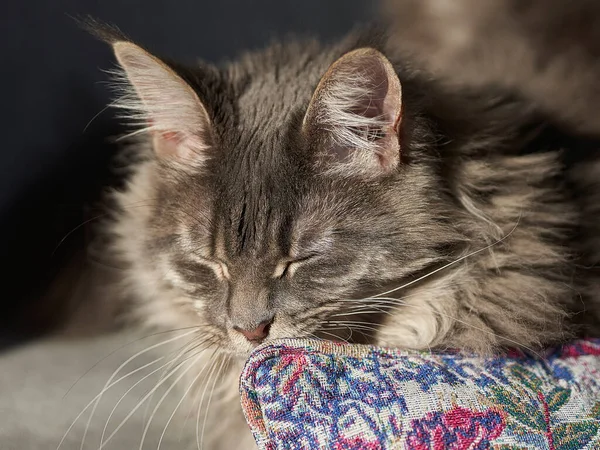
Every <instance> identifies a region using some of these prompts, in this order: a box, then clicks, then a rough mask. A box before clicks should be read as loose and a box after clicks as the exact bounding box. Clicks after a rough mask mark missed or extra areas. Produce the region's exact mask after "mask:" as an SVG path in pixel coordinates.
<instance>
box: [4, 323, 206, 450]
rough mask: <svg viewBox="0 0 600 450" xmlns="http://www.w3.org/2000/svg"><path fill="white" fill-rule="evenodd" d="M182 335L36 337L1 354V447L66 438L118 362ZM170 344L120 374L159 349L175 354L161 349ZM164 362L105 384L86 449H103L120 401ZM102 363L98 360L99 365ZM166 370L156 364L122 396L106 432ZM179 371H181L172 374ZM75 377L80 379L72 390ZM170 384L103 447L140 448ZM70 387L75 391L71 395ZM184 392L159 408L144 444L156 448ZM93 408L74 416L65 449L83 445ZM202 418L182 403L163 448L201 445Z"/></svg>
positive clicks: (47, 447)
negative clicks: (198, 424)
mask: <svg viewBox="0 0 600 450" xmlns="http://www.w3.org/2000/svg"><path fill="white" fill-rule="evenodd" d="M178 333H179V334H181V332H178ZM176 335H177V333H166V334H160V335H156V336H151V337H147V338H143V339H139V338H140V337H141V336H144V335H143V334H141V333H137V334H136V333H127V334H117V335H111V336H104V337H102V338H97V339H87V340H79V341H71V342H69V341H61V340H56V339H53V340H45V341H39V342H35V343H31V344H29V345H27V346H24V347H21V348H15V349H13V350H12V351H10V352H6V353H4V354H1V355H0V449H2V450H38V449H39V450H54V449H57V447H58V444H59V442H60V440H61V438H62V437H63V435H64V434H65V432H66V431H67V430H68V429H69V427H70V426H71V424H72V423H73V421H74V420H75V419H76V417H77V416H78V415H79V414H80V413H81V411H82V410H83V409H84V408H85V407H86V405H87V404H88V403H89V402H90V401H91V400H93V399H94V397H95V396H96V395H97V394H98V393H100V392H101V390H102V388H103V387H104V385H105V383H106V382H107V380H108V379H109V378H110V377H111V375H112V374H113V372H114V371H115V370H116V369H117V368H118V367H119V365H121V364H122V363H123V362H125V361H126V360H127V359H128V358H129V357H130V356H132V355H134V354H136V353H137V352H139V351H141V350H143V349H146V348H148V347H150V346H151V345H153V344H155V343H158V342H161V341H164V340H165V339H169V338H172V337H175V336H176ZM136 339H139V340H136ZM184 339H185V338H184ZM178 342H181V340H180V341H178ZM165 348H166V346H162V347H159V348H156V349H155V350H151V351H149V352H147V353H145V354H143V355H140V356H139V357H137V358H135V360H133V361H132V362H131V363H130V364H128V365H127V366H126V367H124V368H123V370H121V371H120V372H119V375H118V376H117V377H116V378H115V380H117V379H118V378H120V377H121V376H123V375H126V374H127V373H129V372H131V371H133V370H135V369H136V368H139V367H142V366H143V365H145V364H147V363H150V362H152V361H153V360H155V359H156V358H158V357H160V356H164V355H165V354H167V355H172V354H173V353H170V352H168V351H166V350H164V351H162V349H165ZM111 352H114V353H112V354H111ZM107 355H109V356H108V357H107ZM104 358H105V359H104ZM164 361H165V360H163V361H161V362H158V363H156V364H154V365H152V366H149V367H147V368H146V369H143V370H140V371H139V372H136V373H134V374H133V375H131V376H129V377H128V378H125V379H123V380H122V381H120V382H118V383H117V384H115V385H114V386H113V387H112V388H110V389H109V390H107V391H106V393H105V394H104V395H103V396H102V399H101V401H100V402H99V403H98V408H97V410H96V412H95V414H94V417H93V419H92V420H91V422H90V429H89V431H88V434H87V437H86V440H85V445H84V446H83V447H82V448H83V450H88V449H98V447H99V445H100V435H101V433H102V429H103V428H104V426H105V424H106V420H107V418H108V416H109V414H110V412H111V410H112V409H113V407H114V406H115V405H116V404H117V402H118V401H119V399H120V398H121V397H122V396H123V394H125V393H126V392H127V391H128V390H129V389H130V388H131V387H132V386H133V385H134V384H135V383H137V382H138V381H139V380H141V379H142V378H143V377H144V376H145V375H147V374H149V373H150V372H152V370H155V369H156V368H158V367H160V366H161V365H162V364H164ZM95 364H97V365H96V366H95V367H93V366H94V365H95ZM92 367H93V368H92ZM90 368H91V370H90ZM88 370H89V372H88ZM161 374H163V371H162V370H159V371H157V372H156V373H155V374H154V375H152V376H149V377H148V378H147V379H146V380H145V381H144V382H142V383H140V384H139V385H138V386H136V387H135V388H133V389H132V390H131V391H130V392H129V393H128V394H127V395H126V396H125V397H123V400H122V401H121V403H120V404H119V406H118V407H117V408H116V410H115V413H114V415H113V417H112V418H111V420H110V422H109V425H108V427H107V436H109V435H110V434H111V433H112V431H113V430H115V428H116V427H117V426H118V425H119V424H120V423H121V422H122V420H123V419H124V418H125V417H126V416H127V414H128V413H129V412H130V411H132V409H133V408H134V407H135V406H136V405H137V404H138V402H139V400H140V399H142V398H143V396H144V395H146V393H147V392H149V390H150V389H152V387H153V386H155V385H156V382H157V381H158V380H159V379H160V376H161ZM175 378H176V376H174V377H173V378H171V380H174V379H175ZM74 383H76V384H75V386H74V387H73V388H72V389H71V390H70V391H69V388H70V387H71V386H73V384H74ZM169 385H170V380H168V382H165V384H164V386H163V388H164V389H159V390H158V391H157V392H156V393H155V394H154V395H153V396H151V397H149V398H148V400H147V401H146V402H145V403H144V404H143V405H142V406H141V407H140V408H139V409H138V410H137V411H136V413H135V414H134V415H132V416H131V418H130V419H129V420H128V421H127V422H126V423H125V425H124V426H123V427H122V428H121V430H119V431H118V432H117V433H116V434H115V436H114V438H113V439H112V440H111V441H110V442H109V444H108V445H106V446H105V447H104V448H105V449H106V450H130V449H132V450H133V449H138V448H139V445H140V441H141V438H142V434H143V430H144V426H145V423H146V422H145V419H147V418H148V417H149V415H150V413H151V412H152V410H153V409H154V405H156V404H157V402H158V400H160V398H161V396H162V395H161V393H162V392H164V391H165V389H166V388H168V386H169ZM67 391H69V392H68V394H67V395H66V396H65V394H66V393H67ZM181 394H182V391H181V390H177V389H173V390H172V391H171V393H170V394H169V395H167V397H166V398H165V401H164V403H163V404H162V405H161V406H160V407H159V408H158V410H157V413H156V416H155V417H154V419H153V420H152V424H151V426H150V428H149V433H148V435H147V436H146V439H145V443H144V447H143V448H144V449H156V448H157V445H158V440H159V439H160V435H161V434H162V432H163V429H164V427H165V425H166V424H167V421H168V419H169V417H170V416H171V413H172V412H173V410H174V408H175V406H176V405H177V403H178V402H179V400H180V399H181ZM147 405H150V406H147ZM90 412H91V407H90V408H88V409H87V410H86V412H85V413H83V414H82V415H81V417H80V418H79V419H78V420H77V421H76V422H75V425H74V426H73V428H72V429H71V431H70V432H69V433H68V434H67V437H66V439H65V441H64V442H63V444H62V445H61V447H60V449H62V450H79V449H80V445H81V441H82V437H83V434H84V430H85V427H86V423H87V421H88V418H89V416H90ZM195 422H196V411H190V410H189V408H186V407H184V406H181V407H180V408H179V409H178V411H177V412H176V415H175V416H174V418H173V421H172V422H171V424H170V425H169V427H168V428H167V431H166V433H165V437H164V439H163V442H162V445H161V448H162V449H168V450H179V449H182V450H183V449H186V450H187V449H192V448H197V445H196V428H195Z"/></svg>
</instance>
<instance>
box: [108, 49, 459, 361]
mask: <svg viewBox="0 0 600 450" xmlns="http://www.w3.org/2000/svg"><path fill="white" fill-rule="evenodd" d="M114 45H115V50H116V54H117V57H118V59H119V61H120V63H121V65H122V67H123V68H124V70H125V73H126V75H127V77H128V79H129V81H130V83H131V85H132V87H133V88H134V90H135V94H134V95H135V96H137V97H138V99H139V100H141V101H139V100H138V102H137V103H136V102H135V101H134V102H133V103H129V104H127V103H124V106H125V107H127V108H129V109H132V110H133V112H134V113H135V114H140V115H141V117H142V118H143V120H144V121H145V123H146V125H148V132H149V134H150V136H151V138H152V145H153V149H154V153H155V156H154V159H153V161H151V162H150V163H149V164H150V166H151V169H150V171H151V175H150V178H151V180H152V181H151V182H150V185H151V191H152V199H153V200H152V206H151V210H150V212H149V213H148V214H147V217H145V219H144V222H143V223H142V224H141V225H140V227H141V229H138V230H135V229H133V228H130V229H129V230H130V231H128V233H130V234H131V236H129V238H130V239H131V240H132V241H136V242H139V255H138V258H139V259H142V260H144V264H143V266H144V267H145V269H143V270H147V271H152V275H148V274H146V277H150V278H152V277H154V278H155V279H156V278H158V279H159V281H160V282H158V283H156V284H154V285H153V287H150V286H148V289H155V290H157V289H161V290H163V289H164V293H165V295H161V292H162V291H161V292H159V293H158V294H157V293H153V294H154V296H155V297H159V298H162V297H164V299H163V301H164V305H163V307H164V308H165V310H166V309H169V308H178V309H180V310H181V311H180V312H182V313H183V314H187V315H188V317H190V318H193V320H192V322H195V323H198V324H199V327H200V328H201V330H202V332H203V333H205V335H206V336H207V337H206V339H208V340H209V341H210V342H211V343H216V344H217V345H219V346H220V347H221V348H224V349H227V350H229V351H232V352H234V353H238V354H246V353H247V352H248V351H250V350H251V349H252V348H254V347H255V346H256V345H257V344H259V343H261V342H264V341H265V340H268V339H275V338H285V337H314V336H318V337H321V338H326V339H328V338H329V339H334V338H336V337H341V338H344V336H345V337H346V338H348V337H349V329H350V328H351V327H348V325H347V321H349V320H352V318H353V317H355V316H357V315H360V314H361V313H364V312H368V313H370V314H371V316H370V320H371V321H372V322H373V323H376V320H375V315H373V313H375V312H377V311H376V310H374V308H373V307H372V306H371V307H369V303H367V301H361V299H363V298H366V297H369V296H372V295H375V294H379V293H381V292H383V291H384V290H385V288H386V286H389V285H390V284H394V283H395V285H398V283H400V282H402V281H403V280H410V279H411V278H410V277H413V278H414V276H415V275H416V274H418V273H419V272H420V271H423V270H424V269H425V268H427V267H429V266H431V265H432V264H435V263H436V262H439V258H440V254H439V249H440V236H442V235H444V233H446V236H449V235H448V234H447V233H448V231H447V226H446V225H444V224H443V222H444V220H443V219H444V218H443V217H440V216H439V209H436V207H434V206H433V205H434V204H435V203H436V198H435V197H436V196H435V194H433V193H434V192H435V188H434V187H433V186H432V185H431V184H432V177H431V176H428V175H427V174H426V173H425V171H426V170H427V169H426V168H425V167H422V166H419V165H417V166H413V165H410V164H402V163H401V162H400V161H401V149H402V139H401V134H402V133H401V126H402V98H401V87H400V82H399V80H398V77H397V75H396V73H395V71H394V69H393V68H392V66H391V64H390V63H389V62H388V61H387V59H385V57H384V56H383V55H382V54H380V53H379V52H377V51H375V50H372V49H361V50H357V51H353V52H350V53H347V54H345V55H344V56H342V57H341V58H340V59H338V60H337V61H336V62H335V63H333V64H332V65H331V66H330V67H329V69H328V70H327V71H325V70H321V71H319V70H318V69H314V68H313V69H310V65H306V64H305V66H308V67H309V68H308V69H305V70H306V71H307V73H306V74H305V78H306V79H307V80H308V81H307V82H306V83H305V85H303V84H301V83H298V82H297V78H298V77H300V76H302V73H298V72H297V70H298V69H297V68H294V67H291V68H290V69H289V73H292V74H293V77H292V79H291V80H289V81H290V82H292V83H293V82H294V79H296V84H297V86H290V84H289V83H288V82H286V81H285V77H286V72H285V70H283V71H282V70H281V68H280V67H273V68H272V71H273V73H274V72H275V71H278V72H279V76H280V77H281V78H284V80H283V81H281V80H276V79H274V78H272V73H271V72H269V71H268V70H267V71H266V73H265V72H264V71H263V73H257V74H255V78H254V80H252V81H250V82H246V83H245V85H244V87H243V88H242V89H240V88H239V82H238V81H239V75H238V76H235V75H231V73H233V72H235V71H234V70H230V72H229V75H227V72H223V73H222V74H221V75H220V78H219V82H214V83H206V82H205V83H204V84H203V85H202V86H203V87H202V88H200V89H195V90H194V89H192V88H191V87H190V85H189V84H187V83H186V82H185V81H184V80H183V79H182V78H181V77H180V76H179V75H177V74H175V72H174V71H173V70H172V69H171V68H169V67H168V66H166V65H165V64H164V63H162V62H160V61H159V60H157V59H156V58H154V57H153V56H151V55H149V54H148V53H146V52H145V51H143V50H141V49H140V48H139V47H136V46H135V45H133V44H130V43H125V42H117V43H116V44H114ZM300 63H302V62H301V61H300ZM321 65H322V64H321ZM325 68H326V66H325ZM284 69H285V68H284ZM311 70H312V72H311ZM315 70H317V71H319V73H318V74H316V76H315V73H314V72H315ZM289 73H288V75H289ZM311 77H312V78H313V79H314V80H315V81H314V82H311V81H310V79H311ZM319 77H322V78H320V81H319V82H318V83H316V81H318V80H319ZM242 78H243V77H242ZM207 84H208V85H209V87H206V85H207ZM316 84H318V85H317V86H315V85H316ZM236 86H237V87H236ZM202 89H212V92H209V93H207V94H204V96H205V97H210V98H208V99H204V100H203V101H200V99H199V97H198V92H197V91H198V90H200V91H201V90H202ZM227 92H229V93H230V95H229V96H227ZM231 92H233V94H231ZM125 101H127V99H126V100H125ZM129 101H131V99H129ZM209 111H211V112H210V113H209ZM408 145H409V144H407V147H408ZM436 211H437V212H436ZM124 238H125V239H127V236H124ZM448 240H450V238H449V237H448ZM446 243H447V242H442V245H444V244H446ZM138 270H139V269H138ZM157 286H160V287H157ZM167 292H168V293H169V294H168V295H167ZM172 298H177V302H173V301H172V300H170V299H172ZM371 305H372V304H371ZM155 311H156V310H155ZM155 313H156V312H155ZM160 313H161V311H160V309H159V310H158V314H160ZM173 326H176V324H173ZM362 331H363V333H361V332H360V330H359V331H358V332H357V333H356V335H355V336H354V337H353V339H356V338H357V337H358V336H359V335H361V334H363V335H365V336H368V335H369V334H371V333H373V332H374V330H367V329H364V328H363V330H362ZM350 334H351V332H350Z"/></svg>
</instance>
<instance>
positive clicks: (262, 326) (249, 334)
mask: <svg viewBox="0 0 600 450" xmlns="http://www.w3.org/2000/svg"><path fill="white" fill-rule="evenodd" d="M272 323H273V317H270V318H269V319H266V320H263V321H262V322H261V323H259V324H258V326H257V327H255V328H251V329H247V328H242V327H239V326H237V325H234V326H233V329H234V330H235V331H237V332H239V333H241V334H242V335H243V336H244V337H245V338H246V339H248V340H249V341H250V342H254V343H260V342H262V341H263V340H265V338H266V337H267V336H268V335H269V331H270V329H271V324H272Z"/></svg>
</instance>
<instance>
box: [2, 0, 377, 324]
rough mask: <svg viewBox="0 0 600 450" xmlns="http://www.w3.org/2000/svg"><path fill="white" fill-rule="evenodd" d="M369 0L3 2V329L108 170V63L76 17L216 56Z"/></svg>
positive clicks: (335, 22) (155, 44) (190, 55)
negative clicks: (94, 20)
mask: <svg viewBox="0 0 600 450" xmlns="http://www.w3.org/2000/svg"><path fill="white" fill-rule="evenodd" d="M373 8H374V2H370V1H359V0H327V1H323V0H303V1H302V2H290V1H281V0H263V1H244V0H237V1H235V0H225V1H223V0H219V1H201V0H170V1H169V0H120V1H117V0H112V1H99V0H96V1H91V0H52V1H48V0H33V1H23V2H16V1H12V2H5V3H4V4H3V5H2V13H1V14H0V42H2V43H3V44H2V45H3V46H4V48H3V51H2V75H1V77H2V82H1V83H0V89H1V90H2V92H1V96H0V98H1V99H2V125H3V130H4V132H3V133H2V151H1V152H0V168H1V170H2V176H0V232H1V233H2V237H3V244H4V245H3V247H4V248H3V250H2V255H3V257H4V258H3V259H4V262H5V264H6V265H7V266H8V268H5V269H4V270H3V272H2V273H3V286H2V295H1V297H0V299H1V300H0V306H2V308H1V311H0V318H1V319H2V324H1V326H2V329H3V330H4V331H6V330H8V329H9V328H10V329H12V331H14V330H15V329H20V328H21V325H22V323H20V322H19V321H17V317H19V315H18V313H19V312H22V311H23V310H24V308H25V307H26V306H28V305H31V304H32V303H31V302H32V300H33V299H35V297H36V296H37V291H38V290H39V289H41V288H42V287H43V286H44V285H45V282H46V281H47V280H48V279H49V278H50V277H51V276H52V273H53V271H54V270H55V269H56V267H58V266H60V265H61V264H62V261H64V257H65V256H66V254H67V253H68V251H69V249H70V248H72V247H74V246H75V247H76V246H77V245H80V244H81V236H80V234H81V233H73V234H72V235H70V236H69V238H68V239H67V240H65V242H64V243H63V244H61V246H60V247H59V249H58V251H56V252H54V250H55V248H56V246H57V244H58V243H59V242H60V241H61V239H62V238H63V237H64V236H65V235H66V234H67V233H68V232H69V231H70V230H72V229H73V228H74V227H76V226H77V225H78V224H80V223H81V222H82V221H83V220H84V217H85V216H84V214H83V212H82V205H84V204H85V203H86V202H88V201H89V200H90V199H93V198H95V196H96V195H97V193H98V191H99V187H100V186H101V185H102V183H103V182H104V181H105V180H106V176H107V165H108V162H109V159H110V157H111V155H112V152H113V149H112V148H111V146H109V145H108V144H107V143H106V142H105V139H104V138H105V137H106V136H108V135H110V134H113V133H115V132H117V131H118V125H117V123H116V121H114V119H113V118H112V112H111V111H104V112H102V110H103V108H104V106H105V105H106V104H107V102H108V101H109V90H108V89H107V86H106V84H105V82H106V80H107V76H106V74H104V73H103V72H102V69H110V68H111V67H112V66H113V64H114V62H113V59H112V55H111V53H110V51H109V49H108V48H107V47H106V46H105V45H104V44H102V43H100V42H98V41H96V40H95V39H94V38H92V37H91V36H89V35H87V34H86V33H85V32H84V31H82V30H81V29H80V28H79V27H78V26H77V25H76V23H75V21H74V20H73V17H76V16H81V15H87V14H90V15H92V16H94V17H96V18H97V19H99V20H101V21H105V22H111V23H114V24H116V25H118V26H119V27H120V28H121V29H122V30H123V31H124V32H126V33H127V34H128V35H129V36H131V37H132V38H133V39H134V40H137V41H139V42H140V43H142V44H144V45H145V46H147V47H148V48H150V49H151V50H152V51H154V52H157V53H159V54H165V55H168V56H170V57H176V58H180V59H181V60H184V61H193V60H194V59H195V58H197V57H199V58H203V59H206V60H209V61H219V60H221V59H224V58H231V57H234V56H235V55H237V54H239V53H240V51H242V50H243V49H247V48H254V47H259V46H263V45H265V44H267V43H268V42H269V41H270V40H272V39H274V38H276V37H278V36H285V35H287V34H289V33H301V34H316V35H318V36H320V37H322V38H323V39H333V38H335V37H337V36H339V35H342V34H343V33H345V32H347V31H348V30H349V29H350V28H351V27H352V26H354V25H355V24H357V23H360V22H364V21H367V20H369V19H371V18H372V17H373ZM94 117H95V119H94V120H93V121H92V118H94ZM90 121H91V123H90ZM28 317H29V316H28ZM34 328H35V325H34ZM34 331H35V330H34Z"/></svg>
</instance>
